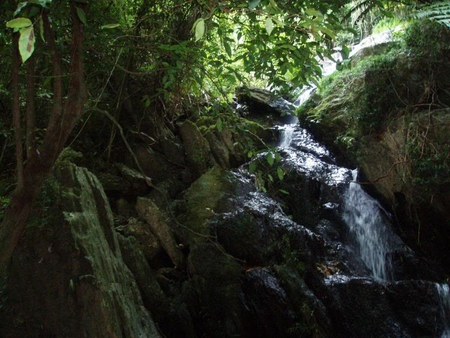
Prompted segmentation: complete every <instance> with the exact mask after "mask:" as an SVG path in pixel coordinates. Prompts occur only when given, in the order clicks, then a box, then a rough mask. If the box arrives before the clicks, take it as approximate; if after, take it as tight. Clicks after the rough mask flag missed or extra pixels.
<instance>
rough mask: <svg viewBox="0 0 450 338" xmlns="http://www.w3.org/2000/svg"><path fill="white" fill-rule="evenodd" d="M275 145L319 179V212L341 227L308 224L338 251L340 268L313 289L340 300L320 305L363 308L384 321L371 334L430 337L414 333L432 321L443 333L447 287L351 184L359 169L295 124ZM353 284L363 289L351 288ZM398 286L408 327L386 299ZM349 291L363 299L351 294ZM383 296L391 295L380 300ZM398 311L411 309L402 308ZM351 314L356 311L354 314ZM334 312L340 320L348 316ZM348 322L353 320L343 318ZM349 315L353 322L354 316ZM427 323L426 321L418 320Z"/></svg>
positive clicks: (448, 316) (448, 327) (449, 319)
mask: <svg viewBox="0 0 450 338" xmlns="http://www.w3.org/2000/svg"><path fill="white" fill-rule="evenodd" d="M278 149H279V151H280V152H281V154H282V156H283V158H284V159H283V161H284V165H285V166H286V167H288V168H290V169H291V170H292V169H293V170H295V171H297V173H299V174H302V175H305V176H307V177H309V179H311V180H313V181H319V182H321V183H320V184H321V187H320V192H321V196H320V197H319V199H320V203H321V207H320V209H322V210H324V209H331V210H332V211H333V212H334V215H335V216H334V217H335V218H340V219H341V220H342V226H340V227H339V226H337V227H335V228H334V229H330V228H325V229H324V228H323V227H322V228H321V227H317V226H314V225H312V227H311V230H312V231H313V232H315V233H317V234H318V235H320V236H323V237H324V238H325V239H326V240H328V241H329V242H330V243H332V244H331V245H332V246H333V247H334V248H335V250H336V251H341V252H342V253H341V256H340V257H341V259H343V261H341V263H342V264H341V265H343V267H342V268H340V269H339V270H332V271H330V272H327V274H326V275H325V276H324V279H323V285H324V286H325V287H324V288H323V287H319V288H318V289H320V293H321V294H327V293H328V297H330V298H335V300H336V301H337V302H342V303H343V304H342V303H341V304H334V303H333V301H331V302H330V300H329V299H328V300H323V302H324V304H325V305H326V306H327V307H328V308H329V309H330V308H331V309H333V310H335V311H338V312H339V311H342V310H341V309H337V307H342V308H343V309H344V310H343V311H348V308H347V306H348V307H349V308H357V309H359V310H358V311H364V309H366V310H367V309H370V310H371V311H370V312H367V313H365V316H367V317H369V318H370V317H372V318H371V320H372V321H374V322H376V321H377V320H383V321H384V323H383V324H381V323H380V325H385V327H386V330H385V331H382V332H383V333H382V334H381V333H378V334H377V333H375V332H374V333H373V337H381V336H383V337H384V336H389V337H423V336H429V335H427V334H425V335H424V333H423V332H422V333H421V330H422V328H421V325H422V326H434V332H433V335H432V336H433V337H440V338H447V337H450V291H449V290H450V289H449V285H448V284H445V283H438V282H435V281H434V280H433V279H434V277H431V279H430V280H428V279H427V274H428V273H429V276H432V275H433V271H432V269H433V268H432V266H427V264H428V263H427V262H421V263H419V262H420V261H421V258H420V257H417V256H416V255H415V254H414V253H413V252H412V251H411V250H410V249H409V248H408V247H407V246H406V245H405V244H404V243H403V242H402V240H401V239H400V237H399V236H397V235H396V234H395V232H394V231H393V223H392V221H391V217H390V215H389V214H388V213H387V212H386V211H385V210H384V209H383V208H382V206H381V205H380V203H378V202H377V201H376V200H375V199H373V198H372V197H371V196H370V195H369V194H367V193H366V192H365V191H364V190H363V187H362V185H361V184H359V183H358V171H357V170H350V169H347V168H343V167H340V166H338V165H337V164H336V162H335V160H334V158H333V157H332V155H331V154H330V152H328V151H327V149H326V148H324V147H323V146H322V145H320V144H319V143H318V142H315V141H314V138H313V136H312V135H311V134H310V133H309V132H308V131H307V130H305V129H303V128H301V127H300V126H299V124H298V123H293V124H289V125H285V126H282V127H281V137H280V143H279V146H278ZM297 188H299V187H297ZM336 190H337V191H338V192H337V193H336ZM327 191H328V192H327ZM328 199H329V200H328ZM298 203H301V201H298ZM336 215H337V216H336ZM330 219H331V218H330ZM344 260H345V261H344ZM413 266H415V267H413ZM408 270H410V271H408ZM419 270H422V271H419ZM423 270H425V271H423ZM356 285H358V287H356ZM362 285H364V286H362ZM419 285H420V287H419ZM312 288H313V289H314V287H312ZM358 288H362V289H365V290H364V291H361V290H357V289H358ZM408 288H411V291H412V292H408V291H407V289H408ZM327 289H328V290H327ZM400 289H402V291H401V292H402V293H403V294H402V296H401V298H403V297H404V298H403V301H404V302H405V305H406V306H407V307H410V306H412V307H413V308H414V310H417V313H416V314H414V313H412V314H409V315H411V316H414V315H416V318H415V319H413V321H415V324H414V325H412V326H411V325H409V326H410V327H408V325H404V324H405V323H404V322H403V323H402V321H403V320H404V318H403V319H401V320H398V319H394V318H393V317H395V316H397V311H399V309H398V308H397V307H398V305H393V304H392V303H391V304H387V303H389V302H390V300H389V297H397V296H399V294H400V293H399V292H400V291H399V290H400ZM317 291H319V290H317ZM359 292H362V293H360V294H359ZM336 293H338V295H336ZM352 293H356V294H359V296H363V297H368V299H358V297H356V296H354V295H353V296H350V294H352ZM386 294H388V295H389V294H391V295H390V296H388V297H386ZM394 294H396V295H395V296H394ZM416 294H421V295H420V297H422V298H423V299H422V300H418V303H415V301H413V300H412V299H408V297H415V295H416ZM346 297H349V298H346ZM319 298H321V297H319ZM325 298H327V296H325ZM367 301H369V302H372V305H371V306H368V307H365V306H362V305H361V303H364V302H367ZM358 302H359V303H358ZM425 304H427V305H425ZM426 306H429V308H428V309H427V311H433V313H434V314H433V316H430V317H429V318H428V319H425V318H424V317H423V314H421V312H422V311H423V310H424V308H425V307H426ZM390 307H394V308H390ZM400 311H412V310H411V308H409V309H407V308H405V309H402V310H400ZM354 314H355V315H357V316H361V314H358V312H354ZM341 315H342V316H343V317H344V318H346V316H347V315H346V314H341ZM332 316H333V315H332ZM401 316H402V314H400V317H401ZM383 317H384V319H383ZM340 320H342V318H341V319H340ZM348 320H353V319H351V317H348ZM354 320H355V321H356V322H359V320H358V319H354ZM433 320H434V322H432V323H425V321H433ZM344 321H345V319H344ZM414 326H416V327H415V328H414ZM343 330H344V331H345V330H347V332H348V333H349V336H354V337H357V336H358V335H359V334H358V333H355V331H356V332H361V334H362V332H364V331H359V330H358V329H354V328H353V326H352V325H351V324H350V325H349V324H346V323H344V324H343ZM353 330H354V331H353ZM380 332H381V331H380ZM380 334H381V335H380ZM371 336H372V335H371Z"/></svg>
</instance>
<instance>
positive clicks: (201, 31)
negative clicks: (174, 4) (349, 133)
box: [194, 18, 205, 41]
mask: <svg viewBox="0 0 450 338" xmlns="http://www.w3.org/2000/svg"><path fill="white" fill-rule="evenodd" d="M194 30H195V41H198V40H200V39H201V38H202V37H203V35H205V20H204V19H203V18H200V19H198V20H197V21H196V22H195V23H194Z"/></svg>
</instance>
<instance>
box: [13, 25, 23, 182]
mask: <svg viewBox="0 0 450 338" xmlns="http://www.w3.org/2000/svg"><path fill="white" fill-rule="evenodd" d="M12 40H13V46H12V50H13V52H12V58H13V64H12V74H11V84H12V87H13V94H12V97H13V100H12V111H13V126H14V142H15V143H16V175H17V187H18V188H22V187H23V147H22V126H21V123H20V122H21V121H20V120H21V114H20V93H19V68H20V54H19V34H18V33H13V37H12Z"/></svg>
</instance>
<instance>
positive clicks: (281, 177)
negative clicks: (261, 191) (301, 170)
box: [277, 167, 284, 181]
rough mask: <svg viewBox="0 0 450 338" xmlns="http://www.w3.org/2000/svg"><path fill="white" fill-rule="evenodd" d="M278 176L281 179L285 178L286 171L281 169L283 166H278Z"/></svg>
mask: <svg viewBox="0 0 450 338" xmlns="http://www.w3.org/2000/svg"><path fill="white" fill-rule="evenodd" d="M277 176H278V179H279V180H280V181H282V180H283V178H284V171H283V169H281V167H278V168H277Z"/></svg>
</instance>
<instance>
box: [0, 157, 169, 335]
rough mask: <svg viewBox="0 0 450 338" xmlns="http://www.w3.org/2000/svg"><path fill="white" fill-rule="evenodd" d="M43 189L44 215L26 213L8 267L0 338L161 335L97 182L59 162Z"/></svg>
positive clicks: (87, 173)
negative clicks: (124, 257)
mask: <svg viewBox="0 0 450 338" xmlns="http://www.w3.org/2000/svg"><path fill="white" fill-rule="evenodd" d="M49 189H50V191H49ZM44 192H45V194H44V195H43V196H44V197H45V198H44V199H43V200H42V199H41V202H40V203H45V210H46V212H45V213H44V214H37V216H40V217H39V218H33V217H32V218H31V223H30V225H33V226H32V227H30V226H29V227H28V228H27V230H26V233H25V235H24V237H23V239H22V241H21V243H19V245H18V247H17V248H16V250H15V253H14V256H13V258H12V261H11V264H10V266H9V270H8V275H9V278H8V283H7V286H6V293H7V296H8V301H7V304H6V307H5V308H7V311H5V313H2V315H1V317H2V318H1V319H0V320H1V322H2V325H1V329H0V331H1V332H0V335H2V336H3V337H67V338H72V337H73V338H81V337H99V338H101V337H105V338H106V337H129V338H134V337H160V335H159V333H158V331H157V329H156V327H155V324H154V322H153V320H152V317H151V316H150V314H149V312H148V311H147V310H146V309H145V308H144V307H143V303H142V299H141V295H140V293H139V290H138V288H137V285H136V281H135V279H134V277H133V275H132V274H131V272H130V270H129V269H128V268H127V266H126V265H125V263H124V262H123V260H122V254H121V251H120V248H119V245H118V240H117V236H116V233H115V231H114V226H113V225H114V224H113V217H112V212H111V209H110V207H109V204H108V200H107V198H106V195H105V193H104V191H103V189H102V186H101V184H100V182H99V180H98V179H97V178H96V177H95V176H94V175H93V174H91V173H90V172H89V171H87V170H86V169H83V168H79V167H76V166H75V165H73V164H70V163H68V162H63V163H61V164H60V165H59V167H58V168H56V169H55V177H54V178H52V179H50V181H49V182H48V183H47V188H46V189H44ZM50 192H51V193H50ZM41 198H42V197H41ZM48 198H53V199H54V200H47V199H48ZM39 205H41V206H42V204H39V203H38V206H37V208H39ZM35 217H36V216H35Z"/></svg>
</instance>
